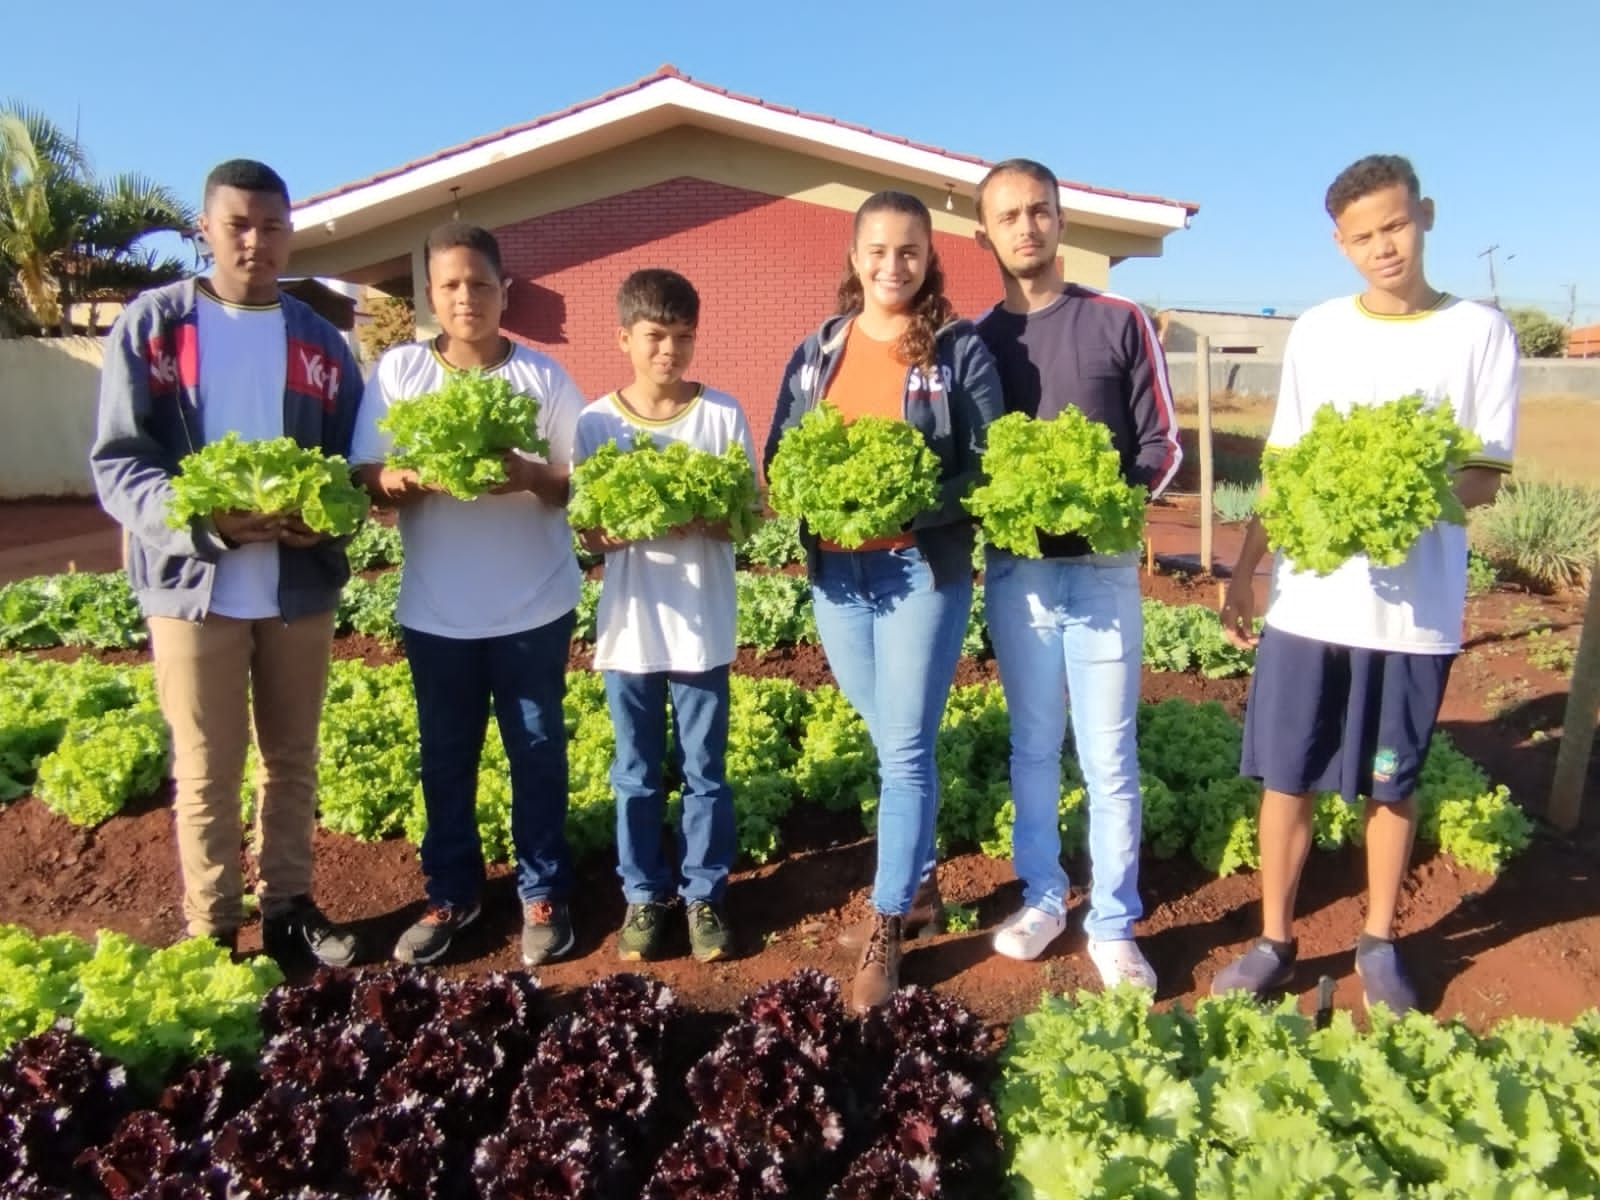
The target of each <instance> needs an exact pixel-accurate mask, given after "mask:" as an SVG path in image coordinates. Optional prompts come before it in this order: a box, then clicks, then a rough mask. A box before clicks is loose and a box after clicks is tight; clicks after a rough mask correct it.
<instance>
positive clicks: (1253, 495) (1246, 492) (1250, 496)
mask: <svg viewBox="0 0 1600 1200" xmlns="http://www.w3.org/2000/svg"><path fill="white" fill-rule="evenodd" d="M1260 495H1261V485H1260V484H1258V483H1257V484H1248V483H1219V484H1218V485H1217V489H1216V491H1215V492H1214V493H1212V497H1211V507H1212V509H1213V510H1214V511H1215V512H1216V514H1217V519H1218V520H1219V521H1221V522H1222V523H1223V524H1224V525H1236V524H1238V523H1240V522H1242V521H1248V520H1249V519H1250V518H1251V517H1252V516H1253V515H1254V514H1255V511H1256V500H1257V499H1258V498H1259V497H1260Z"/></svg>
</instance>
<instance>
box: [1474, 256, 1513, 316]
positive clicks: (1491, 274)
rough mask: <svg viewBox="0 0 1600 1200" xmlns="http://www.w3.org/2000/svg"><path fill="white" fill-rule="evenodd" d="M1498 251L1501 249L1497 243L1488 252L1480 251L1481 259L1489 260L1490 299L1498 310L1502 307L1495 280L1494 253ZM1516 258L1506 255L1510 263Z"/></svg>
mask: <svg viewBox="0 0 1600 1200" xmlns="http://www.w3.org/2000/svg"><path fill="white" fill-rule="evenodd" d="M1498 249H1500V243H1499V242H1496V243H1495V244H1494V245H1492V246H1490V247H1489V248H1488V249H1487V250H1480V251H1478V257H1479V258H1486V259H1488V260H1489V299H1490V300H1492V301H1494V305H1495V307H1496V308H1499V307H1500V290H1499V287H1498V286H1497V285H1496V283H1495V278H1494V252H1495V251H1496V250H1498ZM1515 257H1516V255H1515V254H1508V255H1506V261H1507V262H1510V261H1511V260H1512V259H1513V258H1515Z"/></svg>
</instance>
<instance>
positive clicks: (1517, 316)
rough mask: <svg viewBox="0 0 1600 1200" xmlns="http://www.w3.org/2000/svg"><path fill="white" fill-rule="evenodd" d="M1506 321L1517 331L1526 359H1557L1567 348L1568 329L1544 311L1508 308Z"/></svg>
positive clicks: (1520, 346)
mask: <svg viewBox="0 0 1600 1200" xmlns="http://www.w3.org/2000/svg"><path fill="white" fill-rule="evenodd" d="M1505 311H1506V320H1508V321H1510V322H1511V328H1512V329H1514V330H1516V331H1517V348H1518V349H1519V350H1521V351H1522V355H1523V357H1524V358H1557V357H1559V356H1560V355H1561V354H1562V353H1563V352H1564V351H1565V350H1566V348H1567V327H1566V326H1565V325H1563V324H1562V323H1561V322H1560V321H1558V320H1556V319H1555V318H1554V317H1552V316H1551V315H1550V314H1549V313H1547V312H1545V311H1544V310H1543V309H1538V308H1508V309H1506V310H1505Z"/></svg>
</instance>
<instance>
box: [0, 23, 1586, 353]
mask: <svg viewBox="0 0 1600 1200" xmlns="http://www.w3.org/2000/svg"><path fill="white" fill-rule="evenodd" d="M15 7H18V8H19V11H17V12H14V13H9V14H8V16H7V19H6V30H7V34H8V39H7V40H8V43H9V45H8V53H7V55H6V73H5V78H4V79H3V80H0V98H8V99H17V100H22V101H24V102H26V103H28V104H31V105H33V106H35V107H38V108H41V109H43V110H44V111H45V112H46V113H47V114H48V115H50V116H51V117H52V118H54V119H55V120H57V121H59V122H61V123H62V124H64V125H66V126H67V127H68V128H71V127H72V126H73V125H74V124H75V123H76V124H77V126H78V128H79V129H80V132H81V136H82V138H83V140H84V142H85V143H86V145H87V146H88V148H89V151H90V153H91V155H92V158H93V162H94V165H95V166H96V168H97V169H99V170H101V171H104V172H112V171H120V170H141V171H144V172H145V173H147V174H150V175H153V176H155V177H156V178H157V179H159V180H161V181H162V182H164V183H167V184H169V185H172V186H174V187H176V188H178V189H179V190H180V191H181V192H183V193H185V194H186V195H189V196H194V194H195V193H197V192H198V190H199V184H200V181H201V180H202V179H203V177H204V175H205V172H206V170H207V169H208V168H209V167H210V165H211V164H212V163H213V162H215V161H217V160H220V159H222V158H227V157H232V156H235V155H247V156H251V157H258V158H263V159H265V160H267V161H269V162H271V163H272V164H273V165H275V166H276V167H278V169H279V170H280V171H281V172H282V173H283V174H284V176H285V177H286V178H287V179H288V180H289V183H290V187H291V190H292V191H293V192H294V193H295V194H296V195H297V196H301V195H308V194H310V193H312V192H315V191H319V190H321V189H323V188H327V187H331V186H334V185H336V184H338V183H341V182H344V181H346V180H349V179H353V178H356V177H359V176H363V175H367V174H370V173H371V172H373V171H376V170H380V169H382V168H384V167H388V166H392V165H395V164H397V163H399V162H401V161H404V160H405V159H408V158H414V157H417V156H418V155H421V154H426V153H428V152H431V151H433V150H436V149H439V148H440V147H443V146H446V145H450V144H452V143H455V142H458V141H462V140H465V139H467V138H470V137H474V136H476V135H479V134H482V133H485V132H488V131H490V130H493V129H497V128H499V127H501V126H504V125H508V124H513V123H516V122H519V121H523V120H527V119H529V118H531V117H534V116H537V115H539V114H541V113H544V112H548V111H551V110H554V109H558V108H563V107H565V106H566V105H568V104H571V103H574V102H576V101H579V100H583V99H587V98H589V97H592V96H595V95H598V94H599V93H601V92H604V91H606V90H608V89H610V88H613V87H616V86H618V85H620V84H624V83H627V82H630V81H632V80H634V79H636V78H638V77H639V76H642V75H646V74H648V73H650V72H651V71H653V70H654V69H655V68H656V67H658V66H659V65H660V64H662V63H664V62H671V63H673V64H675V65H676V66H677V67H678V68H679V69H681V70H683V71H686V72H687V73H689V74H691V75H694V76H696V77H698V78H701V79H704V80H706V81H708V82H712V83H716V84H719V85H721V86H724V87H728V88H731V89H733V90H736V91H741V92H748V93H753V94H755V95H757V96H761V97H762V98H764V99H768V100H772V101H775V102H779V103H783V104H790V105H794V106H796V107H799V108H802V109H806V110H809V111H814V112H823V113H829V114H832V115H834V116H838V117H840V118H843V119H846V120H850V121H855V122H859V123H861V124H865V125H870V126H872V127H874V128H876V129H879V130H882V131H885V132H889V133H895V134H900V135H904V136H907V137H911V138H915V139H917V140H920V141H927V142H932V143H935V144H937V145H941V146H945V147H948V148H950V149H953V150H960V151H964V152H968V153H972V154H977V155H980V156H982V157H985V158H991V159H997V158H1004V157H1007V156H1010V155H1013V154H1023V155H1027V156H1029V157H1034V158H1039V159H1042V160H1043V161H1044V162H1046V163H1047V164H1049V165H1050V166H1051V167H1052V168H1053V169H1054V170H1056V171H1057V172H1058V173H1059V174H1061V175H1062V176H1064V177H1067V178H1071V179H1077V180H1082V181H1084V182H1088V183H1093V184H1097V185H1101V186H1105V187H1113V188H1121V189H1125V190H1129V191H1145V192H1156V193H1159V194H1162V195H1166V196H1172V197H1176V198H1181V199H1187V200H1194V201H1197V202H1199V203H1200V205H1201V211H1200V214H1199V215H1198V216H1197V217H1196V219H1195V223H1194V226H1193V228H1192V229H1190V230H1188V231H1187V232H1182V233H1177V234H1174V235H1173V236H1172V237H1170V238H1169V239H1168V240H1167V252H1166V254H1165V256H1164V257H1162V258H1160V259H1155V260H1147V261H1138V262H1130V263H1127V264H1124V265H1123V266H1121V267H1118V268H1117V269H1116V270H1114V271H1113V273H1112V287H1113V288H1114V289H1116V290H1118V291H1121V292H1124V293H1126V294H1128V295H1132V296H1136V297H1138V298H1139V299H1142V300H1147V301H1150V302H1154V303H1158V304H1161V305H1163V306H1166V305H1188V306H1197V307H1212V308H1238V309H1246V310H1250V309H1256V308H1259V307H1263V306H1269V305H1270V306H1275V307H1277V308H1278V309H1279V310H1280V311H1297V310H1299V309H1301V308H1304V307H1305V306H1307V305H1309V304H1312V303H1314V302H1316V301H1317V300H1319V299H1321V298H1323V297H1325V296H1329V295H1333V294H1338V293H1341V292H1346V291H1351V290H1354V288H1355V286H1356V282H1357V281H1356V279H1355V276H1354V275H1353V273H1352V272H1351V271H1350V269H1349V268H1348V267H1347V266H1346V265H1345V263H1344V261H1343V259H1342V258H1340V257H1339V255H1338V254H1337V252H1336V251H1335V249H1334V247H1333V244H1332V242H1331V240H1330V237H1329V224H1328V220H1327V218H1326V216H1325V215H1324V214H1323V212H1322V209H1321V201H1322V193H1323V191H1324V189H1325V188H1326V186H1327V184H1328V182H1329V181H1330V179H1331V178H1332V176H1333V175H1334V174H1336V173H1337V172H1338V170H1339V168H1341V167H1342V166H1344V165H1345V164H1346V163H1348V162H1350V161H1351V160H1353V159H1355V158H1358V157H1360V156H1361V155H1362V154H1366V153H1370V152H1374V151H1382V152H1398V153H1404V154H1408V155H1410V156H1411V157H1412V159H1413V161H1414V162H1415V163H1416V165H1417V168H1418V170H1419V172H1420V173H1421V176H1422V181H1423V186H1424V190H1425V191H1427V192H1428V193H1429V194H1431V195H1432V196H1433V197H1434V198H1435V200H1436V201H1437V203H1438V208H1439V220H1438V224H1437V226H1436V229H1435V232H1434V235H1433V238H1432V239H1431V240H1430V242H1429V246H1428V260H1429V275H1430V277H1431V279H1432V281H1433V282H1434V283H1435V284H1436V285H1438V286H1441V287H1445V288H1448V289H1450V290H1452V291H1456V292H1460V293H1462V294H1466V295H1473V296H1478V295H1486V294H1487V292H1488V271H1487V267H1486V264H1485V261H1484V259H1482V258H1481V257H1479V252H1480V251H1482V250H1483V249H1484V248H1486V247H1488V246H1490V245H1496V244H1498V245H1499V246H1500V250H1499V251H1498V253H1497V256H1496V266H1497V275H1498V281H1499V292H1500V296H1501V298H1502V300H1503V301H1504V302H1505V303H1508V304H1509V303H1529V304H1537V305H1539V306H1541V307H1544V308H1546V309H1547V310H1549V311H1551V312H1553V313H1554V314H1555V315H1557V316H1559V317H1563V318H1564V317H1565V316H1566V315H1567V305H1568V292H1567V288H1568V285H1569V284H1576V285H1577V289H1578V294H1577V300H1578V309H1577V315H1578V319H1579V321H1580V322H1584V321H1600V133H1597V129H1600V127H1597V126H1596V124H1595V102H1594V91H1593V82H1592V80H1593V70H1594V63H1593V52H1594V48H1595V47H1596V46H1600V2H1597V0H1521V2H1520V3H1518V4H1515V5H1508V4H1505V3H1504V0H1454V2H1450V3H1447V2H1446V0H1343V2H1342V3H1341V2H1338V0H1335V2H1333V3H1318V4H1291V3H1265V2H1258V3H1238V2H1229V0H1207V2H1205V3H1200V4H1195V3H1179V2H1177V0H1134V2H1132V3H1120V2H1115V0H1093V2H1089V0H1068V2H1067V3H1062V4H1054V5H1047V4H1035V5H1031V6H1029V5H1024V6H1016V5H1002V4H985V3H981V2H973V0H965V2H962V3H946V2H944V0H930V2H927V3H919V4H906V3H881V2H880V3H878V4H872V3H870V0H854V2H848V3H847V2H841V0H809V2H807V3H790V4H772V5H769V4H764V3H751V2H750V0H745V2H744V3H728V2H725V0H708V2H706V3H677V4H660V3H656V4H639V3H636V2H634V0H598V2H595V3H579V4H570V3H569V4H563V5H559V6H558V5H552V4H549V3H500V4H491V3H483V2H480V0H451V2H450V3H448V4H439V3H433V4H423V3H418V2H415V0H388V2H386V3H383V4H381V5H378V4H373V5H368V4H353V3H337V2H330V0H322V2H321V3H308V2H304V0H280V2H279V3H277V4H270V5H266V6H244V5H224V4H213V5H209V6H204V7H202V6H197V5H193V4H188V3H169V4H166V5H163V6H162V7H161V11H160V14H159V16H158V17H156V16H153V15H152V13H151V12H150V11H148V10H146V9H142V8H139V7H138V6H133V5H127V4H124V3H113V2H111V0H89V2H88V3H78V4H74V5H69V6H68V7H67V8H65V9H56V8H54V7H53V6H51V5H42V4H30V5H21V6H15ZM362 13H369V14H377V15H375V16H373V15H369V16H363V15H361V14H362ZM153 22H154V24H153ZM157 26H159V27H161V28H164V29H166V30H167V31H169V32H167V33H162V34H161V35H160V36H159V37H156V36H155V34H154V32H153V30H154V29H155V28H156V27H157ZM19 48H20V49H21V52H20V53H19V52H18V49H19ZM1513 255H1514V257H1512V256H1513Z"/></svg>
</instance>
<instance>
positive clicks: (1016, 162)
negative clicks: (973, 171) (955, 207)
mask: <svg viewBox="0 0 1600 1200" xmlns="http://www.w3.org/2000/svg"><path fill="white" fill-rule="evenodd" d="M1002 175H1026V176H1027V177H1028V178H1029V179H1032V180H1036V181H1037V182H1039V183H1042V184H1044V185H1045V186H1046V187H1048V188H1049V189H1050V198H1051V199H1052V200H1054V201H1055V205H1056V210H1057V211H1058V212H1059V211H1060V209H1061V192H1060V187H1061V183H1060V181H1059V180H1058V179H1057V178H1056V173H1055V172H1054V171H1052V170H1051V169H1050V168H1049V167H1047V166H1045V165H1044V164H1043V163H1042V162H1039V161H1037V160H1035V159H1032V158H1008V159H1006V160H1005V161H1004V162H997V163H995V165H994V166H992V167H990V168H989V173H988V174H987V175H985V176H984V177H983V178H982V179H980V180H978V192H977V197H976V204H977V207H978V220H979V222H980V223H981V222H982V221H983V193H984V192H986V191H988V190H989V185H990V184H991V183H993V182H994V181H995V180H996V179H998V178H999V177H1000V176H1002Z"/></svg>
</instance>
